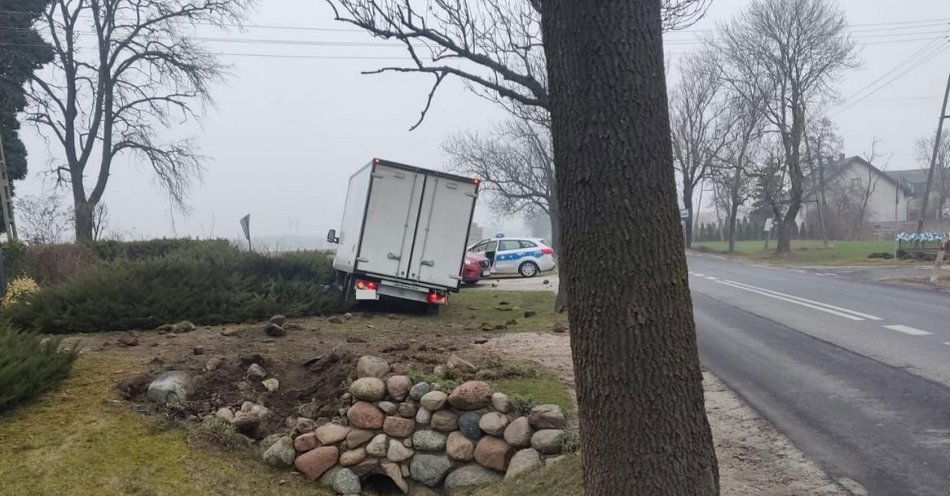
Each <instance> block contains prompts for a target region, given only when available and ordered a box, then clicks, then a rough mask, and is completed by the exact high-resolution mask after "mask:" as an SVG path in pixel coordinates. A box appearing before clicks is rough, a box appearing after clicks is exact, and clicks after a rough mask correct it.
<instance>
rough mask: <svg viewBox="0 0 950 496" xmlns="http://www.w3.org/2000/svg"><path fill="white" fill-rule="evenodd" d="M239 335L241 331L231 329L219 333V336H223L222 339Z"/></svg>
mask: <svg viewBox="0 0 950 496" xmlns="http://www.w3.org/2000/svg"><path fill="white" fill-rule="evenodd" d="M239 334H241V331H239V330H237V329H233V328H231V329H225V330H223V331H221V335H222V336H224V337H226V338H230V337H234V336H237V335H239Z"/></svg>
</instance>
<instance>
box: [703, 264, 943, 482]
mask: <svg viewBox="0 0 950 496" xmlns="http://www.w3.org/2000/svg"><path fill="white" fill-rule="evenodd" d="M689 268H690V289H691V291H692V294H693V309H694V312H695V316H696V324H697V331H698V336H699V350H700V356H701V359H702V361H703V365H704V366H705V367H706V368H708V369H709V370H711V371H712V372H713V373H715V374H716V375H718V376H719V377H720V378H721V379H722V380H723V381H724V382H726V383H727V384H728V385H729V386H730V387H731V388H732V389H733V390H735V391H736V392H737V393H738V394H739V395H740V396H742V397H743V398H744V399H745V400H746V401H748V402H749V403H750V404H751V405H752V406H753V407H754V408H756V409H757V410H759V411H760V412H761V413H762V414H763V415H764V416H765V417H766V418H767V419H769V420H770V421H772V422H773V423H774V424H775V425H776V426H777V427H778V428H779V429H781V430H782V431H783V432H784V433H785V434H786V435H787V436H788V437H789V438H790V439H791V440H792V441H793V442H794V443H796V444H797V445H798V447H799V448H801V449H802V450H803V451H805V452H806V453H807V454H809V455H811V456H812V457H813V458H814V459H815V460H817V461H818V462H819V463H820V464H821V465H822V466H823V467H824V468H825V469H826V470H827V471H828V472H829V473H830V474H832V475H833V476H835V477H837V478H839V479H842V480H843V481H845V482H847V483H848V484H850V485H851V486H852V487H856V488H857V489H856V492H857V493H858V494H860V493H861V491H862V490H864V491H866V493H867V494H872V495H886V496H910V495H926V496H929V495H934V496H937V495H939V496H947V495H950V295H947V294H943V293H938V292H934V291H930V290H924V289H915V288H905V287H898V286H892V285H886V284H881V283H875V282H867V281H860V280H852V279H848V278H845V277H839V276H836V275H835V274H834V273H830V272H829V273H820V272H815V271H810V270H802V269H790V268H779V267H766V266H759V265H752V264H744V263H739V262H734V261H731V260H726V259H722V258H719V257H710V256H700V255H696V256H692V255H691V256H690V257H689ZM851 481H855V482H856V483H857V484H853V483H851Z"/></svg>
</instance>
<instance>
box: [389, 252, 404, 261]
mask: <svg viewBox="0 0 950 496" xmlns="http://www.w3.org/2000/svg"><path fill="white" fill-rule="evenodd" d="M386 258H388V259H390V260H399V259H400V258H402V255H396V254H395V253H393V252H389V254H387V255H386Z"/></svg>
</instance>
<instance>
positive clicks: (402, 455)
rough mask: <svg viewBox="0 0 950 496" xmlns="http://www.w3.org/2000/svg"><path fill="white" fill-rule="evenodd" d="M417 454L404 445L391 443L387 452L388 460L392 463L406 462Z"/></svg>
mask: <svg viewBox="0 0 950 496" xmlns="http://www.w3.org/2000/svg"><path fill="white" fill-rule="evenodd" d="M413 454H415V453H414V452H413V451H412V450H411V449H409V448H407V447H405V446H403V445H402V443H389V450H387V451H386V458H388V459H389V461H391V462H396V463H399V462H404V461H406V460H408V459H410V458H412V455H413Z"/></svg>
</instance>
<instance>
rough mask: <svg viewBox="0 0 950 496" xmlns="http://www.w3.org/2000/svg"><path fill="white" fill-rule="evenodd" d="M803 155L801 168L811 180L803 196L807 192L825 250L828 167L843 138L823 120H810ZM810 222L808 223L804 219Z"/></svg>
mask: <svg viewBox="0 0 950 496" xmlns="http://www.w3.org/2000/svg"><path fill="white" fill-rule="evenodd" d="M804 138H805V156H804V159H803V162H802V169H803V171H804V173H805V175H806V177H809V178H811V181H808V182H807V183H806V184H805V185H804V190H805V193H804V194H803V195H806V196H807V193H808V191H809V190H810V191H811V192H812V193H813V194H812V196H813V197H814V201H815V207H816V208H815V212H816V214H817V217H818V219H817V220H818V224H819V229H820V233H821V239H822V242H823V243H824V245H825V247H826V248H827V247H828V220H829V219H827V217H828V215H827V213H828V191H827V189H828V178H827V170H828V167H829V166H830V165H831V164H833V163H834V161H835V157H838V156H839V155H840V152H841V150H842V147H843V146H844V145H843V139H842V138H841V136H840V135H839V134H838V131H837V129H836V127H835V124H834V122H832V121H831V119H828V118H827V117H823V118H818V119H811V120H810V121H809V122H808V123H807V127H806V129H805V136H804ZM807 221H808V222H810V220H807Z"/></svg>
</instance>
